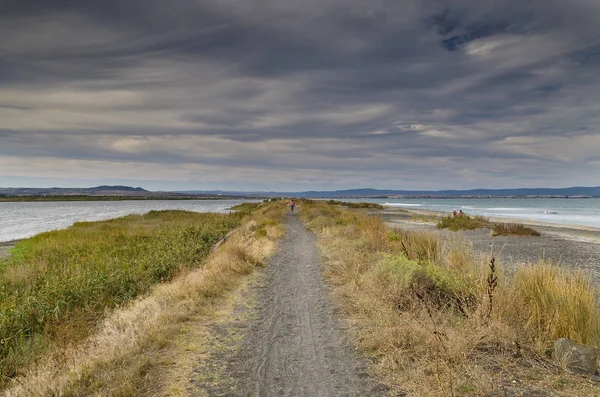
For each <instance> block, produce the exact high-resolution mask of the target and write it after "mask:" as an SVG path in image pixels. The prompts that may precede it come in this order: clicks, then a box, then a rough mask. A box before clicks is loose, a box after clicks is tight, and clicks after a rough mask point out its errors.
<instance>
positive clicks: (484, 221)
mask: <svg viewBox="0 0 600 397" xmlns="http://www.w3.org/2000/svg"><path fill="white" fill-rule="evenodd" d="M489 225H490V221H489V219H488V218H486V217H483V216H469V215H463V216H443V217H442V218H440V220H439V221H438V222H437V224H436V226H437V228H438V229H450V230H452V231H454V232H456V231H459V230H473V229H477V228H479V227H489Z"/></svg>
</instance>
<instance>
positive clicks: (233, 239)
mask: <svg viewBox="0 0 600 397" xmlns="http://www.w3.org/2000/svg"><path fill="white" fill-rule="evenodd" d="M281 216H282V211H281V210H279V209H277V208H274V207H271V208H264V209H262V210H261V211H260V212H258V213H254V214H252V215H247V216H246V217H245V218H244V220H243V225H242V226H241V227H240V228H238V229H237V230H236V231H235V232H234V233H233V234H232V235H231V236H230V237H229V238H228V240H227V241H226V243H225V244H223V245H221V246H220V247H219V248H218V249H217V250H216V251H214V252H212V253H210V254H209V255H208V258H207V259H205V260H204V261H202V263H201V266H200V267H197V268H194V269H189V270H185V271H183V272H182V273H181V274H180V275H179V276H177V277H176V278H175V279H174V280H173V281H171V282H167V283H163V284H160V285H157V286H155V287H152V288H151V289H150V290H149V291H150V292H149V293H148V294H146V295H145V296H144V297H141V298H138V299H135V300H133V301H132V302H130V303H127V304H125V305H123V306H122V307H121V308H118V309H116V310H113V311H111V312H109V313H108V314H107V316H106V317H105V319H104V320H102V321H101V322H100V323H99V324H98V326H97V328H95V329H94V330H93V332H91V334H89V336H87V337H86V338H85V339H83V340H82V341H80V342H73V343H69V344H66V345H64V346H61V347H60V348H55V349H52V350H51V351H48V352H47V354H46V355H44V356H43V357H42V358H39V359H38V360H36V362H34V363H32V364H30V365H29V366H27V367H26V368H24V369H22V371H21V372H20V374H19V375H18V376H17V377H14V378H13V379H12V380H11V381H10V388H9V389H8V390H7V391H6V392H5V394H6V395H7V396H49V395H63V396H81V395H96V396H153V395H159V394H162V393H164V392H165V390H166V388H167V387H168V384H169V379H168V376H167V374H168V369H169V368H170V366H172V365H173V364H174V362H176V361H177V356H173V355H170V354H169V352H170V351H171V350H172V349H173V341H174V340H175V339H176V337H177V336H178V335H180V334H181V332H183V329H184V328H185V326H186V323H187V322H189V321H191V319H198V318H203V316H210V315H211V312H212V310H213V308H214V307H215V305H216V304H218V303H219V302H221V301H222V300H223V298H224V296H226V294H227V293H229V292H230V291H232V290H234V289H235V288H236V287H237V286H238V285H239V284H240V282H241V280H243V279H244V276H246V275H248V274H250V273H252V272H253V271H254V270H255V269H256V268H257V267H260V266H262V265H263V263H264V260H265V259H266V258H267V257H268V256H269V255H270V254H271V253H272V252H273V250H274V248H275V245H276V241H277V239H278V238H279V237H280V236H281V235H282V233H283V232H282V229H281V226H279V220H280V219H281ZM260 230H263V231H264V234H263V233H258V232H259V231H260ZM259 234H260V235H259ZM198 343H201V341H198Z"/></svg>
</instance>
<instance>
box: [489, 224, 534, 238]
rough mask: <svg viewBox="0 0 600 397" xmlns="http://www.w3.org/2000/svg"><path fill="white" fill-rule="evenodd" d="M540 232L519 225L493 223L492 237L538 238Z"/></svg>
mask: <svg viewBox="0 0 600 397" xmlns="http://www.w3.org/2000/svg"><path fill="white" fill-rule="evenodd" d="M539 235H540V232H538V231H537V230H535V229H532V228H530V227H527V226H524V225H521V224H520V223H494V224H493V225H492V236H539Z"/></svg>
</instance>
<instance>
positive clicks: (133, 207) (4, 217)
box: [0, 200, 252, 242]
mask: <svg viewBox="0 0 600 397" xmlns="http://www.w3.org/2000/svg"><path fill="white" fill-rule="evenodd" d="M245 201H246V202H247V201H252V200H214V201H213V200H210V201H206V200H198V201H196V200H189V201H188V200H185V201H183V200H182V201H172V200H148V201H135V200H131V201H78V202H71V201H61V202H36V203H25V202H17V203H0V242H3V241H11V240H18V239H22V238H26V237H31V236H33V235H36V234H38V233H41V232H47V231H50V230H56V229H64V228H67V227H69V226H71V225H72V224H73V223H75V222H80V221H100V220H105V219H110V218H118V217H121V216H125V215H130V214H144V213H146V212H148V211H152V210H186V211H194V212H228V210H229V209H230V208H231V206H232V205H236V204H239V203H242V202H245Z"/></svg>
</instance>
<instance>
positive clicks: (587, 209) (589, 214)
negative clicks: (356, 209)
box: [348, 198, 600, 228]
mask: <svg viewBox="0 0 600 397" xmlns="http://www.w3.org/2000/svg"><path fill="white" fill-rule="evenodd" d="M348 201H370V202H375V203H379V204H383V205H388V206H394V207H399V208H414V209H424V210H433V211H444V212H452V210H457V211H458V210H461V209H462V210H463V211H464V212H465V213H467V214H471V215H484V216H490V217H498V218H516V219H524V220H532V221H539V222H548V223H557V224H570V225H584V226H594V227H598V228H600V199H512V198H506V199H498V198H494V199H398V200H391V199H373V200H348Z"/></svg>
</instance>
